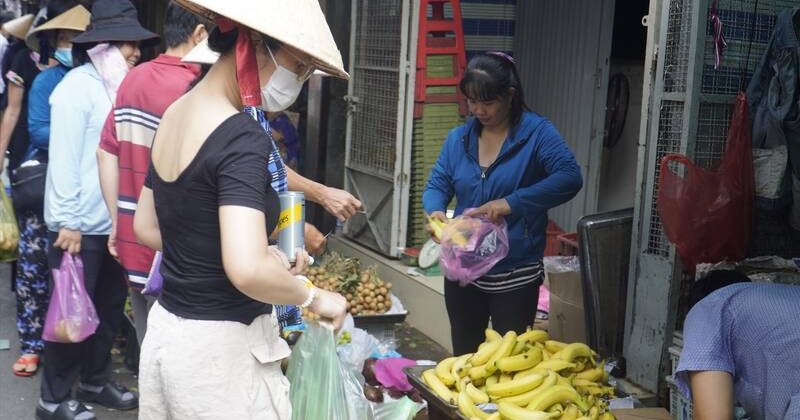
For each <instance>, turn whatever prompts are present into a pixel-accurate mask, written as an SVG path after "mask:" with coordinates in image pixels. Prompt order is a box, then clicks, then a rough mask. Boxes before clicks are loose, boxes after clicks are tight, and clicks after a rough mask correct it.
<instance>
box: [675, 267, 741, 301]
mask: <svg viewBox="0 0 800 420" xmlns="http://www.w3.org/2000/svg"><path fill="white" fill-rule="evenodd" d="M748 282H750V278H749V277H747V276H746V275H744V274H742V273H740V272H738V271H734V270H711V271H709V272H708V274H706V275H705V276H703V278H701V279H700V280H698V281H696V282H695V283H694V284H693V285H692V289H691V292H690V295H689V308H692V307H693V306H694V305H696V304H697V302H700V301H701V300H703V299H704V298H705V297H706V296H708V295H710V294H711V293H713V292H714V291H716V290H719V289H722V288H723V287H726V286H730V285H732V284H736V283H748Z"/></svg>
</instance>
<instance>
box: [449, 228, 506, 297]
mask: <svg viewBox="0 0 800 420" xmlns="http://www.w3.org/2000/svg"><path fill="white" fill-rule="evenodd" d="M506 255H508V229H507V228H506V224H505V222H502V223H500V224H495V223H493V222H491V221H489V220H488V219H485V218H476V217H469V216H458V217H456V218H455V219H453V220H452V221H450V223H448V224H447V225H445V227H444V229H443V231H442V241H441V255H440V256H439V265H440V266H441V268H442V273H443V274H444V277H445V278H446V279H448V280H451V281H457V282H458V283H459V284H460V285H461V286H462V287H463V286H466V285H468V284H470V283H472V282H473V281H475V280H477V279H478V278H479V277H481V276H482V275H484V274H486V273H488V272H489V270H491V269H492V267H494V266H495V264H497V263H498V262H500V260H502V259H503V258H505V257H506Z"/></svg>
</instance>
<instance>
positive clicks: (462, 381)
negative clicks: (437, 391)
mask: <svg viewBox="0 0 800 420" xmlns="http://www.w3.org/2000/svg"><path fill="white" fill-rule="evenodd" d="M470 383H472V379H471V378H470V377H469V376H465V377H463V378H459V380H458V381H456V385H455V386H456V391H459V392H461V391H463V390H464V388H466V387H467V384H470Z"/></svg>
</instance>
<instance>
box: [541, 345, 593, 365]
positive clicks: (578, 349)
mask: <svg viewBox="0 0 800 420" xmlns="http://www.w3.org/2000/svg"><path fill="white" fill-rule="evenodd" d="M545 345H546V344H545ZM593 356H594V351H592V349H591V347H589V346H587V345H586V344H584V343H572V344H567V346H566V347H564V348H563V349H561V350H559V351H558V353H556V354H554V355H553V358H554V359H561V360H566V361H567V362H574V361H575V359H577V358H579V357H585V358H587V359H591V358H593Z"/></svg>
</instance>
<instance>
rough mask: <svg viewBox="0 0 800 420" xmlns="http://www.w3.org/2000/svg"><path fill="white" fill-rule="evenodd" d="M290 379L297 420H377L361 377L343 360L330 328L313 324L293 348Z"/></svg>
mask: <svg viewBox="0 0 800 420" xmlns="http://www.w3.org/2000/svg"><path fill="white" fill-rule="evenodd" d="M286 377H287V378H288V379H289V382H290V383H291V388H290V389H289V399H290V400H291V402H292V419H294V420H309V419H326V420H371V419H372V418H373V416H372V409H371V407H370V405H369V401H367V399H366V398H365V397H364V395H363V383H361V382H360V381H359V380H358V374H356V373H355V372H353V371H352V370H350V369H348V368H346V367H345V365H344V364H343V363H341V362H340V361H339V356H338V355H337V354H336V341H335V339H334V337H333V331H332V330H331V329H330V328H327V327H323V326H320V325H319V324H316V323H309V325H308V327H307V328H306V330H305V331H304V332H303V335H301V336H300V340H299V341H298V342H297V344H296V345H295V346H294V348H293V349H292V355H291V357H289V368H288V369H287V371H286Z"/></svg>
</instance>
